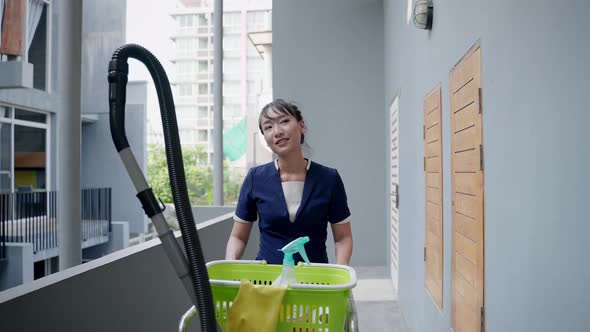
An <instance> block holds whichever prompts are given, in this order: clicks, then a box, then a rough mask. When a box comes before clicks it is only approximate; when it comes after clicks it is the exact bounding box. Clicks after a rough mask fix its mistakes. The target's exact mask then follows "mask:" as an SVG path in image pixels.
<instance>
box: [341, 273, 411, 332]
mask: <svg viewBox="0 0 590 332" xmlns="http://www.w3.org/2000/svg"><path fill="white" fill-rule="evenodd" d="M355 271H356V273H357V280H358V281H357V286H356V288H354V289H353V296H354V300H355V303H356V310H357V317H358V328H359V331H360V332H368V331H388V332H408V330H407V328H406V327H405V323H404V319H403V316H402V314H401V311H400V307H399V303H398V299H397V291H396V290H395V289H394V288H393V284H392V282H391V279H390V278H389V270H388V269H387V267H355Z"/></svg>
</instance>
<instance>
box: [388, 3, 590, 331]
mask: <svg viewBox="0 0 590 332" xmlns="http://www.w3.org/2000/svg"><path fill="white" fill-rule="evenodd" d="M588 9H589V5H588V3H587V2H585V1H582V0H567V1H559V2H557V1H548V0H540V1H516V2H515V1H481V0H479V1H467V2H466V1H458V0H451V1H435V17H434V26H433V29H432V31H430V32H428V31H424V30H418V29H416V28H414V27H413V26H412V25H407V24H406V1H391V0H385V1H384V13H385V25H384V30H385V68H384V71H385V96H384V100H385V101H386V102H389V101H391V99H392V98H393V95H394V93H395V91H396V89H398V88H399V89H400V90H401V98H400V119H399V121H400V126H401V127H400V141H399V144H400V151H401V156H400V173H401V178H400V179H401V184H400V188H401V196H402V197H401V198H402V199H401V206H400V212H401V216H400V232H401V234H400V246H401V248H400V255H401V256H400V274H401V275H400V302H401V308H402V311H403V314H404V316H405V318H406V321H407V323H408V325H409V327H410V330H411V331H413V332H418V331H420V332H422V331H424V332H426V331H427V332H433V331H449V330H450V299H451V297H450V294H451V284H450V272H451V265H450V257H451V236H450V235H451V213H450V211H451V210H450V206H451V205H450V158H449V155H450V128H449V120H450V115H449V97H448V93H449V71H450V70H451V69H452V68H453V66H454V65H455V64H456V62H457V61H458V60H459V59H460V58H461V57H462V56H463V55H464V54H465V52H467V50H468V49H469V48H470V47H471V46H472V45H473V44H474V43H475V42H476V41H477V40H479V41H480V45H481V56H482V88H483V125H484V128H483V132H484V140H483V141H484V147H485V148H484V159H485V241H486V242H485V259H486V262H485V264H486V270H485V283H486V285H485V302H486V311H487V317H486V325H487V326H486V331H488V332H504V331H519V332H520V331H571V332H577V331H580V332H581V331H587V330H588V326H589V325H590V316H589V315H588V313H589V312H590V297H588V295H589V294H590V286H589V283H588V280H590V264H588V263H587V262H588V261H589V259H588V257H587V255H588V252H590V242H589V241H588V240H587V237H588V236H587V234H588V233H590V223H589V222H588V221H590V210H589V209H588V208H587V205H588V204H587V202H586V201H587V199H588V197H590V189H589V188H590V187H589V186H588V185H589V184H590V180H589V178H588V174H587V171H586V168H587V165H588V164H589V163H590V154H588V152H589V151H590V150H589V148H588V144H587V142H588V135H587V134H585V132H587V123H589V122H590V113H589V112H588V101H587V97H586V96H587V93H586V92H585V88H586V86H587V83H588V78H589V77H590V65H589V64H588V61H587V54H588V52H589V51H590V42H589V39H588V36H587V34H588V32H589V31H590V22H589V21H588V19H587V18H586V16H587V13H588ZM438 82H441V83H442V92H443V94H442V95H443V99H442V110H443V154H444V156H445V157H444V158H443V173H444V174H445V177H444V180H443V182H444V183H443V187H444V205H445V206H444V262H445V264H444V301H443V302H444V308H443V311H442V312H440V311H438V309H436V308H435V306H434V304H433V302H432V300H431V299H430V297H429V296H428V295H427V293H426V291H425V290H424V263H423V257H422V255H423V246H424V178H423V171H422V163H423V161H422V157H423V153H424V151H423V142H422V124H423V115H422V111H421V110H422V103H423V98H424V96H425V95H426V93H427V92H428V91H430V90H431V89H432V88H433V87H434V86H435V85H436V84H437V83H438Z"/></svg>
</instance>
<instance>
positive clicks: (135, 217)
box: [81, 82, 147, 233]
mask: <svg viewBox="0 0 590 332" xmlns="http://www.w3.org/2000/svg"><path fill="white" fill-rule="evenodd" d="M127 91H128V95H129V96H130V100H131V101H134V100H141V98H140V97H137V96H136V95H139V96H145V93H146V92H145V91H146V84H145V82H137V83H129V84H128V86H127ZM125 123H126V130H127V138H128V140H129V144H130V145H131V148H132V149H133V153H134V154H135V157H136V158H137V161H138V163H139V165H140V167H141V168H142V169H143V170H144V174H145V172H146V170H147V149H146V143H145V142H146V106H145V99H144V103H143V104H128V105H127V111H126V119H125ZM81 183H82V187H85V188H86V187H88V188H90V187H111V188H112V209H113V210H112V217H113V220H121V221H128V222H129V231H130V232H131V233H142V232H145V231H146V220H145V218H144V212H143V210H142V208H141V204H140V203H139V200H138V199H137V197H136V196H135V195H136V194H137V193H136V192H135V188H134V187H133V184H132V183H131V179H129V176H128V175H127V171H126V170H125V167H124V166H123V163H122V162H121V159H120V158H119V154H118V153H117V151H116V150H115V146H114V145H113V142H112V139H111V134H110V126H109V116H108V113H104V114H98V121H97V122H95V123H92V124H87V125H84V126H83V130H82V181H81Z"/></svg>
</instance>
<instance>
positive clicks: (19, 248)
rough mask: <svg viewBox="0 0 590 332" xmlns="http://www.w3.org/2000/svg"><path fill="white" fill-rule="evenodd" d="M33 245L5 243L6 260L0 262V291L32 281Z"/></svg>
mask: <svg viewBox="0 0 590 332" xmlns="http://www.w3.org/2000/svg"><path fill="white" fill-rule="evenodd" d="M33 277H34V274H33V245H32V244H30V243H6V260H5V261H3V262H0V292H2V291H3V290H5V289H9V288H12V287H15V286H18V285H22V284H23V283H28V282H31V281H33Z"/></svg>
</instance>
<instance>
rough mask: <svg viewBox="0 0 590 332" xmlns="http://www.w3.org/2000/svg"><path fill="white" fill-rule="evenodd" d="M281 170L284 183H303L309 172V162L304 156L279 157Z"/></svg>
mask: <svg viewBox="0 0 590 332" xmlns="http://www.w3.org/2000/svg"><path fill="white" fill-rule="evenodd" d="M278 164H279V170H280V174H281V180H282V181H303V180H304V179H305V173H306V172H307V160H305V159H304V158H303V154H302V153H300V154H295V155H291V156H283V157H279V160H278Z"/></svg>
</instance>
